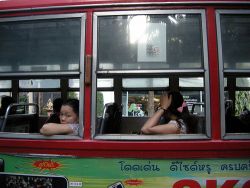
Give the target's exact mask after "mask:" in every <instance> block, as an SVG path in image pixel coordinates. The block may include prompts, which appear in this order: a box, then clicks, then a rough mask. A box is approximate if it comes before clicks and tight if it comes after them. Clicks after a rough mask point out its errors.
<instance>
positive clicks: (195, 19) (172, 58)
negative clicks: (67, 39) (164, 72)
mask: <svg viewBox="0 0 250 188" xmlns="http://www.w3.org/2000/svg"><path fill="white" fill-rule="evenodd" d="M190 36H192V37H190ZM97 37H98V39H97V41H98V69H99V70H106V69H136V70H139V69H149V70H151V69H161V68H164V69H178V68H190V67H192V68H202V67H203V53H202V32H201V16H200V15H199V14H168V15H167V14H166V15H121V16H104V17H100V18H98V36H97ZM107 46H108V48H107Z"/></svg>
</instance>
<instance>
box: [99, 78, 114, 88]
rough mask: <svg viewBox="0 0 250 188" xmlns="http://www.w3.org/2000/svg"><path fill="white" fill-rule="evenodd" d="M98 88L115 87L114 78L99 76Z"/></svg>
mask: <svg viewBox="0 0 250 188" xmlns="http://www.w3.org/2000/svg"><path fill="white" fill-rule="evenodd" d="M97 87H98V88H106V87H107V88H109V87H110V88H111V87H114V80H113V79H112V78H99V79H97Z"/></svg>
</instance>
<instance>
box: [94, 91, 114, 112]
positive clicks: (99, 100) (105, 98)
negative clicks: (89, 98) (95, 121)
mask: <svg viewBox="0 0 250 188" xmlns="http://www.w3.org/2000/svg"><path fill="white" fill-rule="evenodd" d="M114 101H115V99H114V92H113V91H98V92H97V96H96V114H97V117H101V116H102V115H103V109H104V105H105V104H107V103H111V102H114Z"/></svg>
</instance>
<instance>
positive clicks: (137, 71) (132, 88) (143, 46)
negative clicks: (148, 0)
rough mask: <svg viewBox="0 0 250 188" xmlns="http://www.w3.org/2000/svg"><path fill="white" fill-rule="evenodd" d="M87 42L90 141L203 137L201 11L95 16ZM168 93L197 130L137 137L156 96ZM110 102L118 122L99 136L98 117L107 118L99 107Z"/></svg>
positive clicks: (206, 126)
mask: <svg viewBox="0 0 250 188" xmlns="http://www.w3.org/2000/svg"><path fill="white" fill-rule="evenodd" d="M190 36H192V37H190ZM93 41H94V57H93V65H94V67H93V74H92V75H93V98H92V100H93V104H95V106H94V107H93V109H92V114H93V115H92V126H93V128H92V130H93V136H94V137H95V138H96V139H127V140H130V139H133V140H144V139H148V140H157V139H182V138H183V139H187V138H190V139H193V138H204V139H205V138H209V136H210V118H209V117H210V116H209V112H210V107H209V81H208V80H209V78H208V71H207V70H208V62H207V42H206V24H205V13H204V11H203V10H174V11H163V10H162V11H147V12H146V11H134V12H133V11H129V12H126V11H125V12H97V13H95V14H94V39H93ZM169 90H178V91H180V92H181V93H182V95H183V96H184V99H185V100H186V102H187V104H188V107H189V111H190V113H191V111H192V109H193V115H194V116H196V117H197V118H198V119H200V121H199V122H200V125H199V126H200V128H199V130H198V129H197V130H196V132H195V133H194V134H185V135H160V136H159V135H151V136H149V135H141V134H140V129H141V127H142V126H143V124H144V123H145V121H146V120H147V119H148V118H149V117H150V116H152V114H153V113H154V112H155V109H156V108H157V106H158V104H159V99H160V96H161V94H162V93H163V92H165V91H169ZM205 93H206V95H205ZM110 102H112V103H116V104H118V105H119V106H120V108H122V116H121V120H120V121H119V123H117V124H116V126H117V127H116V128H115V129H114V131H113V132H108V133H101V132H99V131H98V130H100V129H99V128H100V124H101V122H102V121H104V120H103V118H105V117H106V118H107V117H110V116H105V115H104V109H105V108H104V107H105V104H107V103H110ZM197 106H198V108H197ZM194 109H195V110H194ZM113 126H114V125H113ZM197 126H198V125H197ZM117 130H118V131H117Z"/></svg>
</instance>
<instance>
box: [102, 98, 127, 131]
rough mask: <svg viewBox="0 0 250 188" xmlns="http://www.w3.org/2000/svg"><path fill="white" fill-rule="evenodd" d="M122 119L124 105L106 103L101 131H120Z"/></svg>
mask: <svg viewBox="0 0 250 188" xmlns="http://www.w3.org/2000/svg"><path fill="white" fill-rule="evenodd" d="M121 119H122V107H121V106H120V105H118V104H116V103H107V104H105V106H104V110H103V117H102V120H101V126H100V130H99V133H100V134H107V133H119V130H120V124H121Z"/></svg>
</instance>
